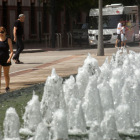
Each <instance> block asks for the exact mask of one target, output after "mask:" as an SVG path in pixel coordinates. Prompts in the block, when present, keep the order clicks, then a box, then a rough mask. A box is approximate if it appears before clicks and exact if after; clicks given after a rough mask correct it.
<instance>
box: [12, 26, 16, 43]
mask: <svg viewBox="0 0 140 140" xmlns="http://www.w3.org/2000/svg"><path fill="white" fill-rule="evenodd" d="M16 31H17V27H14V29H13V34H14V41H15V42H16V41H17V35H16Z"/></svg>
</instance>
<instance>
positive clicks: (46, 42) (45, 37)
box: [45, 35, 47, 48]
mask: <svg viewBox="0 0 140 140" xmlns="http://www.w3.org/2000/svg"><path fill="white" fill-rule="evenodd" d="M45 43H46V48H47V35H46V36H45Z"/></svg>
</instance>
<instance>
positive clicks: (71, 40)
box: [70, 33, 72, 47]
mask: <svg viewBox="0 0 140 140" xmlns="http://www.w3.org/2000/svg"><path fill="white" fill-rule="evenodd" d="M70 37H71V43H70V44H71V47H72V34H71V33H70Z"/></svg>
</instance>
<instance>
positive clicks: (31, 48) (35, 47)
mask: <svg viewBox="0 0 140 140" xmlns="http://www.w3.org/2000/svg"><path fill="white" fill-rule="evenodd" d="M24 46H25V48H24V50H23V52H22V53H29V52H32V53H34V52H44V51H63V50H79V49H91V48H93V47H91V46H87V45H85V44H84V45H82V46H81V47H80V46H79V45H75V46H74V47H67V46H65V47H61V48H58V47H57V46H56V47H55V48H51V47H46V44H45V43H37V44H27V43H25V44H24ZM95 48H96V47H94V49H95ZM13 51H14V52H16V45H15V44H14V45H13Z"/></svg>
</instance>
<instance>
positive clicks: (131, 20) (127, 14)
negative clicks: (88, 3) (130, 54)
mask: <svg viewBox="0 0 140 140" xmlns="http://www.w3.org/2000/svg"><path fill="white" fill-rule="evenodd" d="M102 14H103V41H104V43H105V44H115V42H116V38H117V24H118V22H119V20H120V18H123V21H124V22H126V28H127V30H126V38H127V42H134V41H137V40H139V37H135V35H136V34H139V18H138V7H137V6H123V5H122V4H111V5H106V6H105V7H104V8H103V9H102ZM98 18H99V9H91V10H90V12H89V28H88V38H89V45H96V44H97V43H98Z"/></svg>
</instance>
